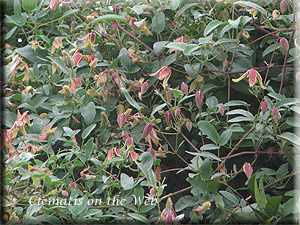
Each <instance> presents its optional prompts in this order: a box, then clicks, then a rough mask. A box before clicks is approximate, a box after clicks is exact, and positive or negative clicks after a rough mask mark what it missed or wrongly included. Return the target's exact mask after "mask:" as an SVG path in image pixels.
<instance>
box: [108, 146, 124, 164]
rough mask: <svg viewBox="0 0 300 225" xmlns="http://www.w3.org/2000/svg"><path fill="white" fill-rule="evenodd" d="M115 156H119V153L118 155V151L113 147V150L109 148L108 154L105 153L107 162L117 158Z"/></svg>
mask: <svg viewBox="0 0 300 225" xmlns="http://www.w3.org/2000/svg"><path fill="white" fill-rule="evenodd" d="M117 156H121V153H120V149H118V148H116V147H114V148H111V149H110V150H109V151H108V153H107V160H108V161H109V160H112V159H113V158H115V157H117Z"/></svg>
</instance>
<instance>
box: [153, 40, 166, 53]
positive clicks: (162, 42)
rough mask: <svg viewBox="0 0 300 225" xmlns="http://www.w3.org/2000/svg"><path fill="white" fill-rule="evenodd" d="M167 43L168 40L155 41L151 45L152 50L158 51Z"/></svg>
mask: <svg viewBox="0 0 300 225" xmlns="http://www.w3.org/2000/svg"><path fill="white" fill-rule="evenodd" d="M167 43H169V42H168V41H159V42H155V43H154V45H153V50H154V51H155V52H156V53H159V52H161V51H162V49H163V47H165V45H166V44H167Z"/></svg>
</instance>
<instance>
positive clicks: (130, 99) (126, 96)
mask: <svg viewBox="0 0 300 225" xmlns="http://www.w3.org/2000/svg"><path fill="white" fill-rule="evenodd" d="M121 90H122V91H123V92H124V95H125V98H126V100H127V101H128V102H129V104H130V105H132V106H133V107H134V108H136V109H137V110H138V111H141V107H140V106H139V105H138V104H137V102H136V101H134V100H133V99H132V98H131V96H130V94H129V93H128V91H127V90H126V89H125V88H121Z"/></svg>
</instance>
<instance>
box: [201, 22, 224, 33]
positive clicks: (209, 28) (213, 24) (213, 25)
mask: <svg viewBox="0 0 300 225" xmlns="http://www.w3.org/2000/svg"><path fill="white" fill-rule="evenodd" d="M222 23H223V22H221V21H219V20H213V21H210V23H209V24H208V25H207V26H206V27H205V30H204V33H203V35H204V36H207V35H208V34H209V33H210V32H212V31H213V30H214V29H216V28H217V27H218V26H220V24H222Z"/></svg>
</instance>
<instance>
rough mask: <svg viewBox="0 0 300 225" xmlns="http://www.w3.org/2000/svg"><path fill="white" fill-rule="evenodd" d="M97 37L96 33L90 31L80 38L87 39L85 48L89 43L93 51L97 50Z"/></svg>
mask: <svg viewBox="0 0 300 225" xmlns="http://www.w3.org/2000/svg"><path fill="white" fill-rule="evenodd" d="M95 39H96V35H95V33H88V34H87V35H85V36H83V37H82V38H79V40H85V43H84V46H83V48H86V47H87V46H88V45H90V46H91V49H92V50H93V51H96V50H95V48H94V46H95V44H94V43H95Z"/></svg>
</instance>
